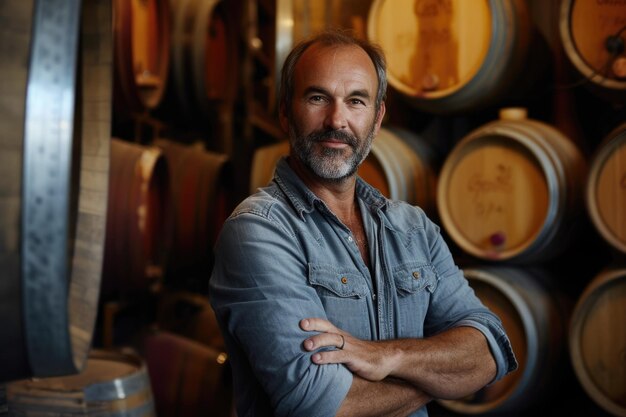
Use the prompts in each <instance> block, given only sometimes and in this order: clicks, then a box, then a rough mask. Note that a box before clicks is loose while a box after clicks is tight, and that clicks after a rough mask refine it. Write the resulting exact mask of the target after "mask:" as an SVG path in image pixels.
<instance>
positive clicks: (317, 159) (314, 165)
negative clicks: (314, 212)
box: [289, 124, 375, 182]
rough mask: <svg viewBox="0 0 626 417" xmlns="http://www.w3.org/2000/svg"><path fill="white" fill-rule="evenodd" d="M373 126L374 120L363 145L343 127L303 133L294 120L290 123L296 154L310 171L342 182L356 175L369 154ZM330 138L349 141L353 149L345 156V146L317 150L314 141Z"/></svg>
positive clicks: (291, 137)
mask: <svg viewBox="0 0 626 417" xmlns="http://www.w3.org/2000/svg"><path fill="white" fill-rule="evenodd" d="M374 127H375V124H372V126H371V128H370V130H369V132H368V134H367V136H366V138H365V141H364V142H363V143H362V145H361V147H360V148H359V147H358V145H359V140H358V139H357V138H356V137H355V136H353V135H350V134H349V133H346V132H344V131H341V130H330V131H322V132H319V131H318V132H313V133H310V134H309V135H306V136H302V135H300V134H299V132H298V131H297V129H296V128H295V126H294V125H293V124H292V125H290V126H289V137H290V139H291V146H292V149H293V152H294V155H295V156H296V157H297V158H298V159H299V160H300V161H302V163H304V165H305V166H306V167H308V168H309V170H311V172H313V173H314V174H315V175H317V176H318V177H320V178H323V179H325V180H330V181H334V182H340V181H342V180H344V179H345V178H348V177H351V176H353V175H354V174H355V173H356V172H357V170H358V169H359V166H360V165H361V163H362V162H363V161H364V160H365V158H366V157H367V155H368V154H369V152H370V150H371V148H372V141H373V140H374ZM330 138H334V139H339V140H342V141H344V142H345V143H347V144H348V145H349V147H350V148H351V149H352V153H351V154H350V155H349V156H347V157H346V156H344V152H346V150H345V149H334V148H323V149H322V150H321V152H320V151H316V148H315V147H314V145H315V144H316V143H317V142H319V141H322V140H325V139H330Z"/></svg>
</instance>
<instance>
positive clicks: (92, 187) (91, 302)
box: [0, 0, 112, 383]
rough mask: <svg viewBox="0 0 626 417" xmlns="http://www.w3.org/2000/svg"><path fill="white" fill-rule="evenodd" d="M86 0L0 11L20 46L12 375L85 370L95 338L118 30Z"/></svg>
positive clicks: (11, 122)
mask: <svg viewBox="0 0 626 417" xmlns="http://www.w3.org/2000/svg"><path fill="white" fill-rule="evenodd" d="M82 3H83V5H82V13H80V10H81V7H80V5H79V2H77V1H63V2H59V1H52V0H48V1H46V0H41V1H38V2H37V3H36V4H35V2H33V1H28V0H8V1H4V2H3V4H2V7H0V19H1V20H2V21H4V22H11V23H10V24H4V25H2V27H1V28H0V37H1V38H2V43H3V44H4V45H10V47H7V48H4V47H3V48H0V53H1V54H2V59H0V72H1V73H2V77H3V82H2V83H0V97H2V102H3V105H2V111H0V130H1V131H2V132H3V134H2V140H0V148H1V150H0V219H2V220H1V221H0V242H1V243H0V269H1V270H2V279H0V319H1V320H2V323H3V327H2V332H1V335H0V352H2V354H0V383H1V382H4V381H12V380H18V379H22V378H28V377H46V376H56V375H66V374H72V373H76V372H78V370H79V369H81V368H82V366H83V364H84V361H85V360H86V357H87V353H88V350H89V346H90V344H91V340H92V334H93V328H94V324H95V318H96V314H97V303H98V296H99V288H100V278H101V269H102V256H103V251H104V232H105V221H106V207H107V206H106V202H107V191H108V170H109V141H110V122H111V111H110V104H111V82H110V79H111V72H112V55H111V52H110V49H111V45H112V32H111V6H110V4H109V2H106V1H98V0H86V1H84V2H82ZM51 37H53V39H55V41H54V42H51V41H50V39H51ZM79 39H80V42H78V40H79ZM79 57H80V60H78V62H79V63H80V65H79V66H76V62H77V59H78V58H79Z"/></svg>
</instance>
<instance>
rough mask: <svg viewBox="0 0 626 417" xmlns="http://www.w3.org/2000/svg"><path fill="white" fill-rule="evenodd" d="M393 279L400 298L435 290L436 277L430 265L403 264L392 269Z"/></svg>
mask: <svg viewBox="0 0 626 417" xmlns="http://www.w3.org/2000/svg"><path fill="white" fill-rule="evenodd" d="M393 279H394V283H395V285H396V289H397V290H398V294H399V295H400V296H403V295H404V296H406V295H410V294H414V293H416V292H419V291H423V290H427V291H429V292H431V293H432V292H434V291H435V289H436V288H437V275H436V274H435V271H434V270H433V269H432V267H431V266H430V265H424V264H414V263H409V264H404V265H400V266H397V267H395V268H394V269H393Z"/></svg>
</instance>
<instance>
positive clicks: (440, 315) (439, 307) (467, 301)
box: [424, 222, 518, 382]
mask: <svg viewBox="0 0 626 417" xmlns="http://www.w3.org/2000/svg"><path fill="white" fill-rule="evenodd" d="M425 230H426V233H427V238H428V241H429V242H430V250H431V252H430V253H431V256H432V262H433V265H434V267H435V270H436V272H437V289H436V291H434V292H433V298H432V303H431V306H430V307H429V311H428V316H427V320H426V323H425V326H424V333H425V335H432V334H436V333H439V332H441V331H444V330H446V329H449V328H452V327H459V326H469V327H473V328H475V329H477V330H479V331H480V332H481V333H482V334H483V335H484V336H485V339H486V340H487V343H488V345H489V348H490V350H491V353H492V355H493V358H494V360H495V362H496V366H497V371H496V377H495V378H494V381H497V380H499V379H500V378H502V377H503V376H504V375H506V374H507V373H509V372H512V371H514V370H515V369H517V366H518V364H517V360H516V359H515V355H514V353H513V349H512V347H511V342H510V340H509V338H508V336H507V335H506V332H505V330H504V327H503V326H502V321H501V320H500V318H499V317H498V316H497V315H496V314H495V313H493V312H492V311H491V310H489V309H488V308H487V307H485V305H484V304H483V303H482V302H481V301H480V299H479V298H478V297H477V296H476V294H475V293H474V290H473V289H472V288H471V287H470V285H469V282H468V280H467V279H466V278H465V277H464V275H463V272H462V271H461V270H460V269H459V268H458V266H457V265H456V264H455V262H454V260H453V258H452V254H451V252H450V250H449V249H448V246H447V245H446V243H445V242H444V240H443V238H442V237H441V235H440V233H439V227H438V226H436V225H435V224H433V223H431V222H428V223H427V225H426V229H425ZM492 382H493V381H492Z"/></svg>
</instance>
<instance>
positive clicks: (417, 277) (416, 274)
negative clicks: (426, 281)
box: [413, 271, 420, 279]
mask: <svg viewBox="0 0 626 417" xmlns="http://www.w3.org/2000/svg"><path fill="white" fill-rule="evenodd" d="M419 277H420V273H419V272H418V271H415V272H413V278H415V279H419Z"/></svg>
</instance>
